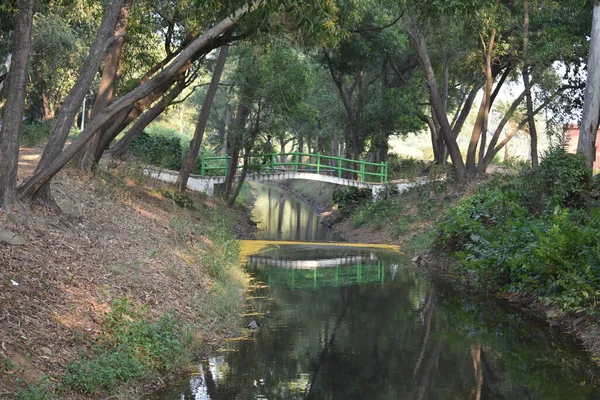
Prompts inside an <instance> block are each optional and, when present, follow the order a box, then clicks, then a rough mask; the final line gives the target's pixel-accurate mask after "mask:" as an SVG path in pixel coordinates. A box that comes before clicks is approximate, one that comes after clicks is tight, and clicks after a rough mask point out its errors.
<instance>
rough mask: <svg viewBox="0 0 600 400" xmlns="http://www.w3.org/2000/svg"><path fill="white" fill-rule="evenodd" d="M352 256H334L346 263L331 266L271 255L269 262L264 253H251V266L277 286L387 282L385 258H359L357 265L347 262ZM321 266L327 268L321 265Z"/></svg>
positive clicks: (328, 285)
mask: <svg viewBox="0 0 600 400" xmlns="http://www.w3.org/2000/svg"><path fill="white" fill-rule="evenodd" d="M348 258H353V257H348ZM348 258H344V259H332V260H331V261H338V260H341V261H342V263H340V264H337V265H334V266H330V265H329V260H307V261H300V260H298V261H295V260H275V259H271V261H270V262H266V260H264V257H256V258H255V257H250V259H249V263H248V267H249V268H250V269H252V270H256V271H260V274H261V275H262V279H264V280H265V281H266V283H267V284H268V285H269V286H273V287H275V286H280V287H281V286H283V287H288V288H291V289H307V288H313V289H317V288H320V287H340V286H348V285H356V284H361V283H376V282H379V283H381V284H383V283H384V279H385V278H384V276H385V265H384V264H383V262H382V261H377V262H376V263H375V264H363V263H362V262H356V263H355V264H353V265H352V264H351V265H348V264H346V265H344V263H345V261H349V260H348ZM311 262H315V263H317V264H319V266H315V267H310V266H309V263H311ZM278 263H283V265H282V266H283V267H284V268H281V266H279V265H278ZM294 263H297V264H298V265H299V267H298V268H295V267H293V266H292V265H293V264H294ZM321 266H323V267H327V268H321ZM264 274H266V276H265V275H264Z"/></svg>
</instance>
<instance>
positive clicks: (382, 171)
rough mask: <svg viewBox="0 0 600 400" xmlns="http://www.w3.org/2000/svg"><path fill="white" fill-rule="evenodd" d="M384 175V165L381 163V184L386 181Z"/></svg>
mask: <svg viewBox="0 0 600 400" xmlns="http://www.w3.org/2000/svg"><path fill="white" fill-rule="evenodd" d="M385 175H386V174H385V163H384V162H382V163H381V182H385V181H386V179H385Z"/></svg>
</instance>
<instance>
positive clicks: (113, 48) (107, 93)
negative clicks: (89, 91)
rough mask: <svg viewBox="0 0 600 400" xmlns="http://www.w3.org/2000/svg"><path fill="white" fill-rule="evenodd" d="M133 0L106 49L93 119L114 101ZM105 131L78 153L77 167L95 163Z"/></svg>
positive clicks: (124, 9) (121, 14)
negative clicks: (95, 156) (113, 38)
mask: <svg viewBox="0 0 600 400" xmlns="http://www.w3.org/2000/svg"><path fill="white" fill-rule="evenodd" d="M131 3H132V0H125V2H124V3H123V5H122V7H121V11H120V12H119V18H118V19H117V24H116V26H115V28H114V36H115V37H116V38H117V39H115V40H114V41H113V42H112V43H111V44H110V45H109V46H108V48H107V49H106V59H105V61H104V69H103V70H102V78H101V79H100V85H99V87H98V95H97V96H96V101H95V102H94V107H93V108H92V116H91V118H92V119H93V118H94V117H96V115H98V114H99V113H100V112H101V111H102V110H104V109H105V108H106V107H108V106H109V105H110V104H111V103H112V102H113V101H114V91H115V83H116V81H117V75H118V73H119V65H120V62H121V54H122V52H123V45H124V44H125V32H126V30H127V23H128V21H129V10H130V8H131ZM103 133H104V129H100V130H99V131H98V132H96V133H95V134H94V136H92V138H91V139H90V141H89V142H87V143H86V145H85V147H84V148H83V149H82V150H81V151H80V152H79V153H78V155H77V157H76V162H77V167H78V168H79V169H81V170H82V171H87V170H89V169H90V168H91V167H92V165H93V164H94V163H93V161H94V155H95V154H96V151H97V150H96V148H97V147H98V146H99V145H100V138H101V137H102V134H103Z"/></svg>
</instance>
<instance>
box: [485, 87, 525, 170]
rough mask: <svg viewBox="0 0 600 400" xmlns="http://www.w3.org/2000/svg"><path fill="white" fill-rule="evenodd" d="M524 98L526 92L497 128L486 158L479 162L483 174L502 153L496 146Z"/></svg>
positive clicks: (519, 97)
mask: <svg viewBox="0 0 600 400" xmlns="http://www.w3.org/2000/svg"><path fill="white" fill-rule="evenodd" d="M524 98H525V90H524V91H523V92H521V94H520V95H519V96H518V97H517V98H516V99H515V100H514V101H513V103H512V104H511V106H510V108H509V109H508V111H507V112H506V114H505V115H504V117H503V118H502V120H501V121H500V123H499V124H498V126H497V127H496V130H495V131H494V135H493V136H492V139H491V140H490V144H489V145H488V148H487V152H486V154H485V156H484V157H483V158H482V159H480V160H479V170H480V171H481V172H485V170H486V169H487V167H488V166H489V165H490V163H491V162H492V160H493V159H494V157H495V156H496V154H497V153H498V151H500V148H497V147H496V144H497V143H498V139H499V138H500V134H501V133H502V130H503V129H504V126H506V124H507V123H508V122H510V121H511V119H512V116H513V114H514V113H515V111H516V109H517V108H518V107H519V105H520V104H521V103H522V102H523V99H524ZM519 129H520V127H519ZM513 136H514V135H513ZM509 140H510V139H509Z"/></svg>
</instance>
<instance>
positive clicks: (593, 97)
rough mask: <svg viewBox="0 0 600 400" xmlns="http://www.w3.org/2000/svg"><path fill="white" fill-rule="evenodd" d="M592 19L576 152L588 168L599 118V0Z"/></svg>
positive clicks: (591, 165) (591, 158)
mask: <svg viewBox="0 0 600 400" xmlns="http://www.w3.org/2000/svg"><path fill="white" fill-rule="evenodd" d="M592 21H593V22H592V33H591V35H590V38H591V39H590V56H589V58H588V63H587V65H588V68H587V71H588V78H587V84H586V87H585V104H584V107H583V115H582V117H581V129H580V131H579V143H578V144H577V153H579V154H583V155H584V156H585V159H586V160H587V164H588V167H589V169H590V170H591V169H592V167H593V165H594V160H595V159H596V135H597V132H598V122H599V118H600V0H595V1H594V14H593V17H592Z"/></svg>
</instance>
